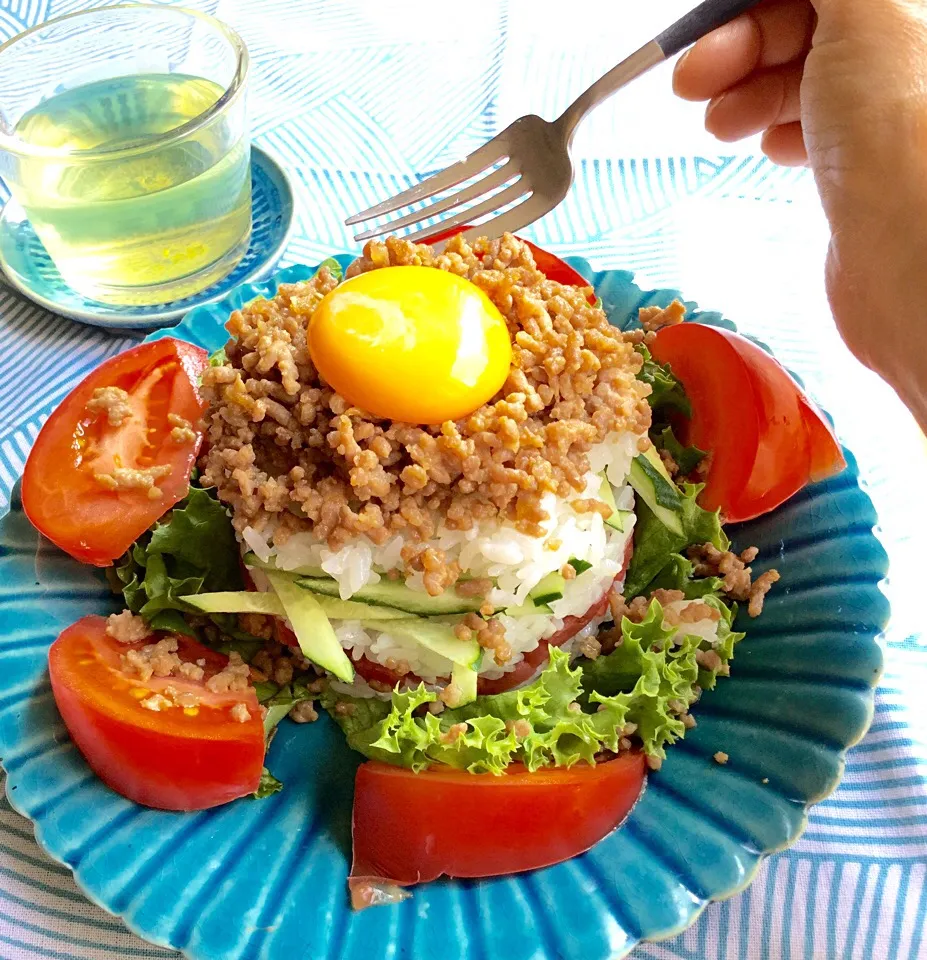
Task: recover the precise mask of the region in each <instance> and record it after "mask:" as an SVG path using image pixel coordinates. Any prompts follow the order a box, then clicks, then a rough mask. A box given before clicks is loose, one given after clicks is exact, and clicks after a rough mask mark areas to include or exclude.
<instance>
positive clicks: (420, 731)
mask: <svg viewBox="0 0 927 960" xmlns="http://www.w3.org/2000/svg"><path fill="white" fill-rule="evenodd" d="M710 601H711V603H712V605H720V606H721V607H723V606H724V605H723V604H722V603H721V601H719V600H716V598H714V597H711V598H710ZM706 602H708V600H706ZM724 610H725V612H724V613H723V614H722V620H721V624H720V626H721V630H723V632H724V636H723V639H722V641H721V643H719V644H718V646H717V647H716V648H715V649H716V652H717V653H718V655H719V657H720V658H721V661H722V662H724V663H726V662H727V660H728V659H729V658H730V656H731V652H732V650H733V646H734V643H735V642H736V641H737V640H738V639H739V638H740V636H741V635H739V634H734V633H732V632H731V630H730V622H729V616H730V613H729V611H727V608H726V607H725V608H724ZM719 633H720V631H719ZM621 634H622V635H621V642H620V643H619V644H618V645H617V646H616V647H615V649H614V651H613V652H612V653H609V654H606V655H603V656H600V657H598V658H597V659H596V660H594V661H581V662H580V665H579V666H577V667H575V668H571V667H570V658H569V656H568V654H566V653H564V652H562V651H561V650H558V649H556V648H555V649H552V650H551V656H550V663H549V664H548V666H547V668H546V669H545V670H544V671H543V673H541V675H540V676H539V677H538V678H537V679H536V680H535V681H534V682H533V683H531V684H529V685H528V686H526V687H522V688H521V689H519V690H512V691H510V692H507V693H500V694H495V695H493V696H484V697H478V698H477V699H476V700H475V701H474V702H473V703H471V704H468V705H467V706H465V707H459V708H457V709H454V710H444V711H443V712H441V713H440V714H433V713H430V712H428V711H427V704H429V703H433V702H434V701H435V700H436V696H435V694H434V693H432V692H431V691H429V690H426V689H425V687H424V685H419V686H418V687H416V688H414V689H411V690H405V691H395V692H394V693H393V695H392V698H391V700H390V701H384V700H378V699H372V698H370V699H366V698H352V697H345V696H342V695H339V694H336V693H334V692H332V691H329V692H328V693H326V694H325V695H323V698H322V705H323V706H324V707H325V708H326V709H327V710H328V711H329V712H330V713H331V715H332V717H333V718H334V719H335V721H336V722H337V723H338V724H339V725H340V726H341V728H342V730H343V731H344V733H345V735H346V737H347V740H348V744H349V745H350V746H351V747H352V748H353V749H355V750H357V751H359V752H360V753H362V754H364V755H365V756H367V757H370V758H371V759H376V760H382V761H384V762H386V763H392V764H397V765H399V766H404V767H411V768H412V769H413V770H423V769H425V768H426V767H428V766H430V765H432V764H447V765H448V766H451V767H456V768H458V769H463V770H469V771H470V772H471V773H501V772H502V771H503V770H504V769H505V768H506V767H507V766H508V765H509V764H510V763H513V762H521V763H523V764H524V765H525V766H526V767H527V768H528V769H529V770H538V769H540V768H542V767H547V766H558V767H570V766H572V765H573V764H575V763H578V762H580V761H585V762H586V763H590V764H592V763H595V758H596V754H598V753H599V752H600V751H603V750H609V751H613V752H617V751H618V750H619V749H620V740H621V738H622V737H623V736H624V735H625V733H624V731H625V729H630V728H628V724H634V725H636V730H635V732H634V736H635V738H637V739H639V740H640V742H641V744H642V747H643V750H644V752H645V753H646V754H647V755H648V756H650V757H654V758H663V757H664V756H665V746H666V744H667V743H673V742H674V741H675V740H677V739H678V738H679V737H682V736H683V735H684V733H685V726H684V724H683V722H682V721H681V720H680V719H679V712H680V709H684V708H687V707H688V705H689V704H690V703H692V702H694V701H695V700H696V699H697V698H698V687H700V686H701V687H706V686H713V685H714V680H715V674H716V672H717V671H715V670H708V669H705V668H703V667H700V666H699V664H698V662H697V659H696V651H697V650H698V649H699V648H700V647H704V648H706V649H707V648H708V647H709V646H710V645H709V644H708V643H707V642H706V641H703V640H701V639H700V638H699V637H695V636H687V637H682V638H679V637H676V631H675V629H673V628H670V627H665V626H664V625H663V609H662V607H661V606H660V604H659V603H658V602H657V601H653V602H652V603H651V605H650V608H649V610H648V613H647V617H646V618H645V620H644V621H643V622H642V623H632V622H631V621H630V620H627V619H625V620H623V621H622V624H621ZM338 703H341V704H343V705H347V707H346V706H342V707H341V708H340V709H338V710H335V709H334V708H335V705H336V704H338ZM423 707H425V708H426V709H425V710H423V709H422V708H423ZM520 721H522V722H520Z"/></svg>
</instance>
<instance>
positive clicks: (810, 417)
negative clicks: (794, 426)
mask: <svg viewBox="0 0 927 960" xmlns="http://www.w3.org/2000/svg"><path fill="white" fill-rule="evenodd" d="M801 410H802V419H803V420H804V421H805V429H806V430H807V431H808V443H809V446H810V451H811V468H810V476H811V482H812V483H817V482H818V480H826V479H827V478H828V477H832V476H833V475H834V474H835V473H840V471H841V470H843V469H844V468H845V467H846V465H847V462H846V460H845V459H844V457H843V451H842V450H841V449H840V441H839V440H838V439H837V435H836V434H835V433H834V428H833V427H832V426H831V425H830V421H829V420H828V419H827V417H825V416H824V414H823V413H822V412H821V411H820V410H819V409H818V408H817V406H816V405H815V404H814V403H812V401H811V400H810V399H809V398H808V397H807V396H805V395H802V397H801Z"/></svg>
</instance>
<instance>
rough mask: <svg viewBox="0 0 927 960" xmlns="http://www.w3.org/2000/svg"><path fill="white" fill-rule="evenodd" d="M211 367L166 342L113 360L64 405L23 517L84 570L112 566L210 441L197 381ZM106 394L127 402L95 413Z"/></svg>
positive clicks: (30, 473) (174, 494)
mask: <svg viewBox="0 0 927 960" xmlns="http://www.w3.org/2000/svg"><path fill="white" fill-rule="evenodd" d="M207 362H208V358H207V354H206V351H205V350H202V349H200V348H199V347H194V346H193V345H192V344H189V343H184V342H183V341H182V340H175V339H174V338H172V337H165V338H164V339H163V340H155V341H154V342H152V343H143V344H141V345H140V346H138V347H135V348H134V349H132V350H127V351H126V352H125V353H121V354H119V355H118V356H115V357H112V358H111V359H109V360H107V361H106V362H105V363H103V364H102V365H101V366H99V367H98V368H97V369H96V370H94V371H93V373H91V374H90V375H89V376H88V377H87V378H86V379H85V380H83V381H82V382H81V383H80V384H78V385H77V386H76V387H75V388H74V389H73V390H72V391H71V393H70V394H68V396H67V397H65V399H64V400H63V401H62V402H61V404H60V405H59V406H58V408H57V409H56V410H55V411H54V412H53V413H52V415H51V416H50V417H49V418H48V420H47V422H46V423H45V425H44V426H43V427H42V429H41V431H40V432H39V436H38V438H37V439H36V441H35V446H34V447H33V448H32V452H31V453H30V455H29V459H28V460H27V461H26V469H25V471H24V473H23V484H22V498H23V509H24V510H25V513H26V516H27V517H28V518H29V519H30V520H31V521H32V524H33V525H34V526H35V527H36V528H37V529H38V530H39V532H40V533H42V534H44V535H45V536H46V537H47V538H48V539H49V540H51V541H52V543H54V544H56V545H57V546H59V547H61V549H62V550H64V551H66V552H67V553H69V554H70V555H71V556H72V557H74V558H75V559H77V560H80V561H82V562H83V563H92V564H95V565H96V566H108V565H109V564H110V563H112V561H113V560H115V559H117V558H118V557H120V556H121V555H122V554H123V553H125V551H126V550H127V549H128V547H129V546H130V545H131V544H132V543H133V542H134V541H135V540H136V539H137V538H138V537H139V536H140V535H141V534H142V533H144V531H145V530H147V529H148V527H150V526H151V525H152V524H153V523H154V522H155V520H157V519H158V517H160V516H161V515H162V514H164V513H165V511H167V510H169V509H170V508H171V507H172V506H173V505H174V504H175V503H177V501H178V500H180V499H182V498H183V497H184V496H185V495H186V493H187V488H188V486H189V481H190V471H191V470H192V468H193V463H194V461H195V459H196V455H197V453H198V451H199V448H200V443H201V442H202V439H203V434H202V430H201V429H200V427H199V421H200V417H201V416H202V414H203V411H204V409H205V404H204V403H203V401H202V400H201V399H200V397H199V393H198V392H197V382H198V378H199V375H200V373H201V372H202V370H203V369H204V368H205V366H206V364H207ZM106 387H115V388H118V391H125V394H126V395H127V397H126V396H125V395H123V394H122V393H119V394H118V397H119V398H120V399H118V400H117V401H116V402H117V403H118V404H119V407H118V408H117V407H114V408H112V410H107V409H105V408H104V409H88V403H89V404H91V407H93V403H94V402H95V401H94V397H95V395H96V391H98V390H100V389H102V388H106ZM169 417H170V418H171V419H169ZM175 418H180V419H179V420H178V419H175ZM171 420H173V422H171ZM184 423H186V424H189V425H190V426H189V428H186V427H185V426H183V424H184ZM178 424H180V425H181V426H180V427H178ZM119 471H126V472H125V473H124V474H122V475H121V476H120V473H119ZM135 471H140V473H137V474H136V473H134V472H135ZM146 473H147V480H146ZM107 478H109V479H107ZM148 480H150V481H151V482H150V485H149V486H148V487H146V486H144V484H145V483H146V482H147V481H148ZM133 483H135V484H136V486H134V487H133V486H132V484H133ZM114 485H116V486H117V488H116V489H109V488H108V486H109V487H112V486H114ZM120 487H121V488H120Z"/></svg>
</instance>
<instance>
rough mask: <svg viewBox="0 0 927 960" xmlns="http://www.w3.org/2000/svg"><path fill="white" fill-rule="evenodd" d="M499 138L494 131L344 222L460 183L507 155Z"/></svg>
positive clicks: (360, 219)
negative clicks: (444, 165) (467, 152)
mask: <svg viewBox="0 0 927 960" xmlns="http://www.w3.org/2000/svg"><path fill="white" fill-rule="evenodd" d="M504 132H505V131H503V133H504ZM503 142H504V141H502V140H501V139H500V135H498V134H497V135H496V136H495V137H493V138H492V140H490V141H489V142H488V143H484V144H483V146H481V147H480V148H479V149H478V150H474V151H473V153H471V154H470V156H468V157H464V159H463V160H458V162H457V163H453V164H451V166H449V167H447V168H445V169H444V170H441V171H439V172H438V173H434V174H432V175H431V176H430V177H426V178H425V179H424V180H421V181H419V182H418V183H417V184H415V186H414V187H409V189H408V190H404V191H403V192H402V193H397V194H396V196H395V197H392V198H391V199H389V200H384V201H383V203H378V204H377V205H376V206H375V207H370V208H369V209H367V210H361V212H360V213H355V214H354V216H353V217H348V219H347V220H345V221H344V222H345V223H346V224H347V225H348V226H353V225H354V224H355V223H362V222H363V221H364V220H370V219H372V218H373V217H380V216H382V215H383V214H384V213H392V212H393V211H394V210H399V209H401V208H402V207H407V206H409V204H410V203H418V202H419V200H427V199H428V198H429V197H433V196H434V195H435V194H436V193H441V192H442V191H443V190H447V189H449V188H450V187H456V186H457V184H458V183H463V182H464V180H469V179H470V178H471V177H474V176H476V175H477V174H478V173H480V172H481V171H483V170H485V169H486V168H487V167H491V166H492V165H493V164H494V163H495V162H496V161H497V160H501V159H503V157H508V154H507V153H506V152H505V150H504V148H503Z"/></svg>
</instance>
